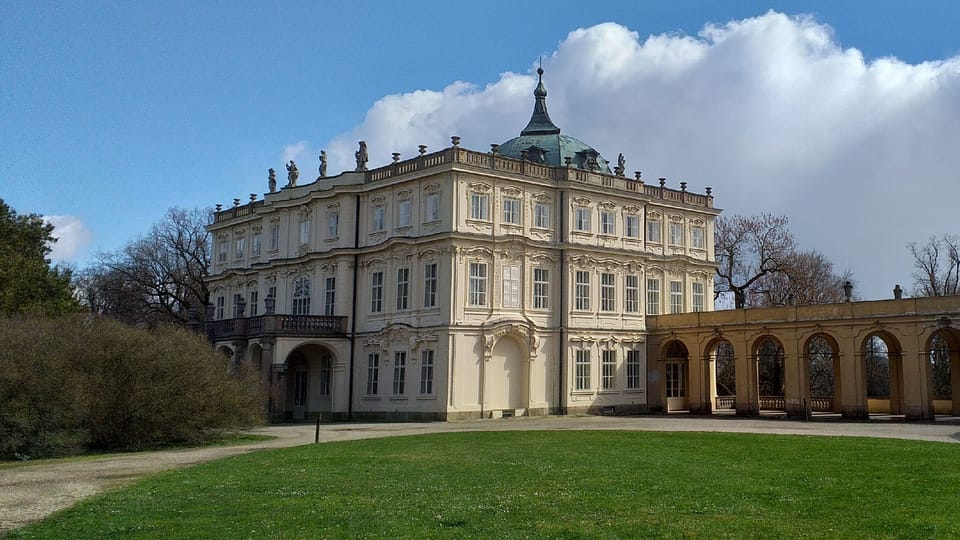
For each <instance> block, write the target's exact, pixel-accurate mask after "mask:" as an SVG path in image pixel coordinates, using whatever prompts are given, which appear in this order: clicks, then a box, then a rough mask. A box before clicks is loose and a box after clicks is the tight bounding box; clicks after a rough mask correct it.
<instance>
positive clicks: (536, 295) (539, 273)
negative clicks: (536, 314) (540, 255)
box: [533, 268, 550, 309]
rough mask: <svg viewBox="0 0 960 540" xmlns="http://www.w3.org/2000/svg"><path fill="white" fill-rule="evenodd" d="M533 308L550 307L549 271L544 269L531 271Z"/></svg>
mask: <svg viewBox="0 0 960 540" xmlns="http://www.w3.org/2000/svg"><path fill="white" fill-rule="evenodd" d="M533 307H534V308H535V309H548V308H549V307H550V271H549V270H548V269H546V268H534V269H533Z"/></svg>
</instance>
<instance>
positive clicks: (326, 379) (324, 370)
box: [320, 356, 333, 397]
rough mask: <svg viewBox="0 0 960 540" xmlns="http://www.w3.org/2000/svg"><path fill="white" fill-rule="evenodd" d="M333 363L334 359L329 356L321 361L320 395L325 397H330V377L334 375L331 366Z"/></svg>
mask: <svg viewBox="0 0 960 540" xmlns="http://www.w3.org/2000/svg"><path fill="white" fill-rule="evenodd" d="M332 362H333V359H332V358H330V357H329V356H326V357H324V358H322V359H321V360H320V395H321V396H324V397H329V396H330V379H331V377H330V376H331V375H332V373H331V367H330V364H331V363H332Z"/></svg>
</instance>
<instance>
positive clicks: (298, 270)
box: [286, 263, 314, 277]
mask: <svg viewBox="0 0 960 540" xmlns="http://www.w3.org/2000/svg"><path fill="white" fill-rule="evenodd" d="M313 269H314V266H313V264H312V263H311V264H298V265H296V266H294V267H293V268H290V269H288V270H287V271H286V275H287V276H288V277H289V276H292V275H295V274H296V275H299V274H302V275H310V274H313Z"/></svg>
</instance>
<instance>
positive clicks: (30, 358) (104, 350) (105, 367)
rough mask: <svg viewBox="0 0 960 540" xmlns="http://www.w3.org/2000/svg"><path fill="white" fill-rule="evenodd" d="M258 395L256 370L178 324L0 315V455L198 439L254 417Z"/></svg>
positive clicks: (259, 411) (258, 417)
mask: <svg viewBox="0 0 960 540" xmlns="http://www.w3.org/2000/svg"><path fill="white" fill-rule="evenodd" d="M262 405H263V394H262V384H261V383H260V380H259V375H258V374H256V373H254V372H253V371H252V370H249V369H246V368H245V367H243V366H241V367H239V368H236V369H232V367H231V366H230V363H229V362H228V361H227V360H226V359H224V358H223V356H221V355H219V354H216V353H215V352H214V351H213V350H212V349H211V348H210V346H209V344H208V343H207V342H206V341H205V340H204V339H203V338H202V337H201V336H197V335H195V334H192V333H190V332H187V331H186V330H183V329H179V328H174V327H161V328H158V329H156V330H142V329H136V328H130V327H127V326H124V325H122V324H120V323H118V322H115V321H110V320H105V319H101V318H97V317H94V316H90V315H74V316H65V317H60V318H55V319H45V318H39V317H15V318H6V319H0V458H6V459H10V458H23V457H50V456H62V455H70V454H77V453H81V452H84V451H88V450H137V449H142V448H144V447H148V446H156V445H163V444H171V443H184V442H187V443H191V442H199V441H201V440H202V439H204V438H205V437H207V436H209V435H210V434H211V433H213V432H216V431H217V430H220V429H228V428H238V427H245V426H250V425H253V424H255V423H258V422H260V421H261V420H262Z"/></svg>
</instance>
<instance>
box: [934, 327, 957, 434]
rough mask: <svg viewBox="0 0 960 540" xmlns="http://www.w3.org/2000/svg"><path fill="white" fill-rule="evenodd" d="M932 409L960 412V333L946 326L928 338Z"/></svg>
mask: <svg viewBox="0 0 960 540" xmlns="http://www.w3.org/2000/svg"><path fill="white" fill-rule="evenodd" d="M926 351H927V354H926V356H927V361H928V362H929V371H930V386H929V388H930V409H931V411H932V412H933V413H934V414H935V415H937V414H941V415H946V414H949V415H954V416H956V415H960V332H957V331H956V330H953V329H949V328H944V329H941V330H937V331H936V332H934V333H933V335H931V336H930V338H929V339H928V340H927V345H926Z"/></svg>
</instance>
